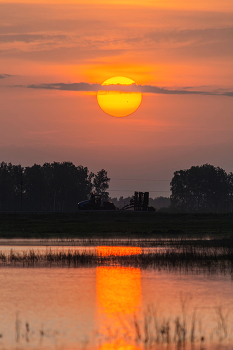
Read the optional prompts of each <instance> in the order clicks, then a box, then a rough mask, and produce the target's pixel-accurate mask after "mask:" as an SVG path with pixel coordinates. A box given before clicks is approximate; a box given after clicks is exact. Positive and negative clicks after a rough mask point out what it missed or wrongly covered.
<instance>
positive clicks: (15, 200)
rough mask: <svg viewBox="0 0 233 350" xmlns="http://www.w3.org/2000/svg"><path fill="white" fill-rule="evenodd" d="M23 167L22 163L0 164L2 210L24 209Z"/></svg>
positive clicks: (0, 201)
mask: <svg viewBox="0 0 233 350" xmlns="http://www.w3.org/2000/svg"><path fill="white" fill-rule="evenodd" d="M22 186H23V168H22V167H21V165H12V164H11V163H9V164H7V163H5V162H2V163H1V164H0V210H1V211H19V210H22V195H23V187H22Z"/></svg>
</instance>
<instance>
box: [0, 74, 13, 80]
mask: <svg viewBox="0 0 233 350" xmlns="http://www.w3.org/2000/svg"><path fill="white" fill-rule="evenodd" d="M10 77H12V75H10V74H0V79H5V78H10Z"/></svg>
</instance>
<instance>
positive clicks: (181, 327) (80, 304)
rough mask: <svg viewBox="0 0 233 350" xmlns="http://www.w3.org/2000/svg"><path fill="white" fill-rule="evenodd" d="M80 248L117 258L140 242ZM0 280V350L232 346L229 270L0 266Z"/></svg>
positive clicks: (135, 249) (232, 286)
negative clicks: (213, 271)
mask: <svg viewBox="0 0 233 350" xmlns="http://www.w3.org/2000/svg"><path fill="white" fill-rule="evenodd" d="M51 248H52V249H53V250H56V251H59V250H61V251H64V250H65V251H67V250H69V249H74V247H73V246H68V245H66V246H65V247H61V245H59V246H52V247H51ZM76 248H77V247H76ZM11 249H13V250H14V252H22V251H29V250H32V249H34V250H36V251H40V252H41V253H43V252H45V251H46V250H47V251H48V249H49V246H48V247H44V246H43V245H41V246H38V245H35V246H27V245H23V246H9V245H3V246H1V247H0V251H2V252H5V253H9V252H10V251H11ZM79 249H83V250H85V249H89V250H90V249H91V250H93V251H95V252H96V253H97V254H98V255H100V256H101V255H103V256H104V255H119V256H124V255H134V254H140V249H141V248H139V247H119V246H116V247H101V246H99V247H88V248H85V247H79ZM153 249H156V248H153ZM160 249H161V248H160ZM150 250H151V249H148V251H150ZM158 254H159V251H158ZM0 281H1V283H0V296H1V298H0V334H1V338H0V346H1V348H2V349H3V348H4V349H19V348H20V349H24V348H25V349H27V348H28V349H29V348H32V349H38V348H40V349H48V348H49V349H101V350H113V349H116V350H117V349H121V350H125V349H127V350H133V349H141V348H144V347H145V346H146V347H151V348H156V349H160V348H163V349H164V348H166V349H168V348H169V349H173V348H177V347H179V346H183V348H184V347H185V349H186V348H187V349H188V348H192V349H193V345H192V344H194V345H195V346H196V348H197V349H200V348H202V349H213V348H215V347H217V348H219V346H220V348H223V349H226V348H228V349H232V348H233V310H232V306H233V284H232V276H231V274H229V273H222V274H221V273H216V274H209V273H205V272H203V273H200V271H195V269H192V270H191V271H177V270H174V271H172V270H169V271H167V270H166V269H141V268H135V267H122V266H97V267H89V268H83V267H78V268H74V267H67V266H64V267H61V266H60V267H59V266H58V267H54V266H52V267H14V266H13V267H12V266H11V265H10V266H4V265H2V266H1V268H0Z"/></svg>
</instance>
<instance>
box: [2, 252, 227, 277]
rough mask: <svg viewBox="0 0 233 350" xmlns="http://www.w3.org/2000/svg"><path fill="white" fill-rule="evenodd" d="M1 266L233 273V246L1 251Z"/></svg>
mask: <svg viewBox="0 0 233 350" xmlns="http://www.w3.org/2000/svg"><path fill="white" fill-rule="evenodd" d="M0 265H1V266H20V267H41V266H44V267H55V266H58V267H62V266H66V267H97V266H122V267H134V268H141V269H148V268H150V269H157V270H160V269H163V270H171V271H174V270H175V271H188V272H195V273H198V272H208V273H212V274H213V273H227V274H229V273H230V274H232V272H233V249H232V248H231V247H206V248H199V247H192V246H179V247H170V248H167V249H163V250H156V251H150V250H149V251H148V250H146V249H143V248H142V249H141V253H135V254H132V253H130V254H129V255H120V256H119V255H109V254H107V255H104V254H100V253H98V250H93V249H85V250H83V249H68V250H62V249H61V250H59V249H55V250H52V249H47V250H45V251H43V252H40V251H38V250H34V249H32V250H29V251H21V252H20V251H15V250H11V251H10V252H9V253H5V252H3V251H0Z"/></svg>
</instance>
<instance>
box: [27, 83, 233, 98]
mask: <svg viewBox="0 0 233 350" xmlns="http://www.w3.org/2000/svg"><path fill="white" fill-rule="evenodd" d="M27 88H30V89H46V90H63V91H83V92H85V91H86V92H88V91H93V92H97V91H122V92H142V93H152V94H164V95H218V96H232V97H233V91H223V90H222V89H221V90H214V91H202V90H191V89H190V87H189V88H181V89H167V88H163V87H158V86H153V85H136V84H132V85H105V86H102V85H100V84H89V83H82V82H81V83H73V84H65V83H56V84H38V85H36V84H32V85H28V86H27Z"/></svg>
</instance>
